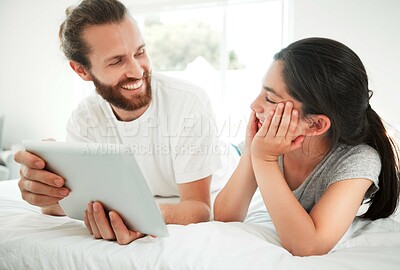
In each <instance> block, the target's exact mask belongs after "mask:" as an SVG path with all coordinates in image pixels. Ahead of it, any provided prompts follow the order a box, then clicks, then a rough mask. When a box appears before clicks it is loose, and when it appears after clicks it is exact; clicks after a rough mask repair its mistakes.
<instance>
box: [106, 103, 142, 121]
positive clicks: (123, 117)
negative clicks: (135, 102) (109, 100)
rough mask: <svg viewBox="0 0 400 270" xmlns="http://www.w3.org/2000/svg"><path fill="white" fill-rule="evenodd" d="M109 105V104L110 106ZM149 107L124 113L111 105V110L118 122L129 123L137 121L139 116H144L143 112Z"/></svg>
mask: <svg viewBox="0 0 400 270" xmlns="http://www.w3.org/2000/svg"><path fill="white" fill-rule="evenodd" d="M110 105H111V104H110ZM149 105H150V104H148V105H146V106H144V107H142V108H140V109H137V110H134V111H126V110H123V109H119V108H116V107H114V106H113V105H111V108H112V110H113V112H114V115H115V117H117V119H118V120H120V121H123V122H129V121H133V120H136V119H138V118H139V117H140V116H142V115H143V114H144V112H145V111H146V110H147V108H149Z"/></svg>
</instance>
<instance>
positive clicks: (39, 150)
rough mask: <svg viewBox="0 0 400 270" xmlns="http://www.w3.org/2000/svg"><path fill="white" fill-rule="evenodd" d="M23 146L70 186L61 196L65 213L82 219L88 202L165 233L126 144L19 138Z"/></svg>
mask: <svg viewBox="0 0 400 270" xmlns="http://www.w3.org/2000/svg"><path fill="white" fill-rule="evenodd" d="M23 145H24V147H25V150H26V151H28V152H31V153H33V154H35V155H37V156H39V157H41V158H42V159H43V160H45V162H46V170H48V171H51V172H53V173H55V174H57V175H59V176H61V177H63V178H64V179H65V186H66V187H67V188H68V189H70V190H71V192H70V193H69V195H68V196H67V197H65V198H64V199H62V200H61V201H60V205H61V207H62V208H63V209H64V212H65V213H66V215H67V216H69V217H71V218H75V219H80V220H83V216H84V210H85V209H86V206H87V204H88V203H89V202H93V201H99V202H101V203H102V205H103V206H104V208H105V210H106V211H110V210H115V211H116V212H117V213H119V214H120V215H121V217H122V219H123V220H124V222H125V224H126V226H127V227H128V228H129V229H131V230H134V231H139V232H142V233H145V234H151V235H155V236H168V230H167V226H166V225H165V222H164V219H163V218H162V216H161V212H160V209H159V207H158V205H157V203H156V201H155V199H154V196H153V195H152V193H151V191H150V189H149V186H148V185H147V182H146V180H145V178H144V177H143V174H142V172H141V171H140V168H139V166H138V164H137V162H136V159H135V157H134V155H133V154H132V152H131V151H129V147H128V146H126V145H118V144H100V143H64V142H54V141H24V142H23Z"/></svg>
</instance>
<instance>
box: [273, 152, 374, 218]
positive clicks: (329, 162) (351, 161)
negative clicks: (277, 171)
mask: <svg viewBox="0 0 400 270" xmlns="http://www.w3.org/2000/svg"><path fill="white" fill-rule="evenodd" d="M279 166H280V168H281V170H282V168H283V167H282V156H281V157H279ZM282 171H283V170H282ZM380 171H381V161H380V158H379V155H378V153H377V152H376V150H375V149H374V148H372V147H371V146H369V145H366V144H361V145H357V146H348V145H344V144H339V145H338V146H337V147H336V148H335V149H333V150H332V151H331V153H330V154H329V155H327V156H326V157H325V158H324V159H323V160H322V161H321V162H320V163H319V164H318V165H317V167H316V168H315V169H314V171H313V172H312V173H311V174H310V175H309V176H308V178H307V179H306V180H305V181H304V182H303V183H302V184H301V185H300V186H299V187H298V188H297V189H295V190H294V191H293V194H294V195H295V196H296V198H297V199H298V200H299V202H300V203H301V205H302V206H303V207H304V209H306V211H307V212H310V211H311V209H312V208H313V207H314V205H315V204H316V203H317V202H318V200H319V199H320V198H321V196H322V194H323V193H324V192H325V191H326V189H327V188H328V187H329V186H330V185H331V184H333V183H336V182H338V181H342V180H346V179H354V178H365V179H369V180H371V181H372V182H373V183H374V184H373V185H372V186H371V187H370V188H369V190H368V191H367V193H366V194H365V197H364V198H365V199H367V198H369V197H370V196H371V195H372V194H374V193H375V192H376V191H377V190H378V188H379V187H378V182H379V179H378V177H379V174H380Z"/></svg>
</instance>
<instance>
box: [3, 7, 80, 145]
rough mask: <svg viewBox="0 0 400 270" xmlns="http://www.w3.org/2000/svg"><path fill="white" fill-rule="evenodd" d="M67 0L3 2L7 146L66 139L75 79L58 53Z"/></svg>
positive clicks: (5, 141) (61, 55)
mask: <svg viewBox="0 0 400 270" xmlns="http://www.w3.org/2000/svg"><path fill="white" fill-rule="evenodd" d="M73 3H75V1H65V0H57V1H54V0H35V1H31V0H2V1H0V37H1V42H0V114H5V126H4V133H3V135H4V136H3V144H4V146H6V147H10V145H11V144H14V143H20V142H21V141H22V140H23V139H41V138H48V137H54V138H56V139H57V140H65V125H66V121H67V119H68V116H69V114H70V112H71V109H72V91H73V90H72V84H73V82H74V76H75V75H74V74H73V72H72V71H70V68H69V66H68V61H67V60H66V59H65V58H64V56H63V54H62V53H61V51H60V50H59V42H58V27H59V25H60V23H61V22H62V20H63V18H64V14H65V13H64V11H65V8H66V7H67V6H70V5H71V4H73Z"/></svg>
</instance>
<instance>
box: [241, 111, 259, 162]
mask: <svg viewBox="0 0 400 270" xmlns="http://www.w3.org/2000/svg"><path fill="white" fill-rule="evenodd" d="M257 131H258V119H257V117H256V113H255V112H254V111H251V114H250V119H249V123H248V124H247V129H246V144H245V149H244V153H248V154H250V152H251V149H250V148H251V143H252V142H253V139H254V136H255V135H256V133H257Z"/></svg>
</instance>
